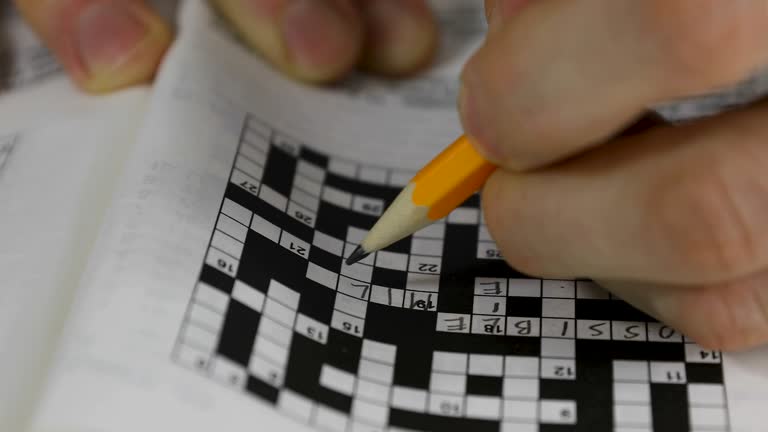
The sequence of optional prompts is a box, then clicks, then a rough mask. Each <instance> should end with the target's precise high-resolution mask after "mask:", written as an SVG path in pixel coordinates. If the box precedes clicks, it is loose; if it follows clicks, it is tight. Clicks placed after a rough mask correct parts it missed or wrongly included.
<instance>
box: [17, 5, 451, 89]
mask: <svg viewBox="0 0 768 432" xmlns="http://www.w3.org/2000/svg"><path fill="white" fill-rule="evenodd" d="M15 2H16V4H17V6H18V7H19V9H20V10H21V11H22V13H23V15H24V16H25V17H26V18H27V19H28V21H29V22H30V24H31V25H32V27H33V28H34V29H35V30H36V31H37V33H38V34H39V35H40V36H41V37H42V39H43V40H44V41H45V42H46V43H47V44H48V46H49V47H50V49H51V50H52V51H53V53H54V54H55V55H56V56H57V58H58V59H59V60H60V61H61V63H62V64H63V65H64V68H65V69H66V70H67V72H68V73H69V74H70V76H71V77H72V79H73V80H74V81H75V82H76V83H77V84H78V85H79V86H81V87H82V88H83V89H86V90H89V91H93V92H104V91H109V90H114V89H118V88H121V87H125V86H129V85H133V84H139V83H144V82H147V81H149V80H150V79H151V78H152V77H153V75H154V73H155V71H156V69H157V66H158V64H159V63H160V60H161V59H162V57H163V54H164V53H165V51H166V49H167V48H168V46H169V45H170V43H171V40H172V32H171V29H170V27H169V25H168V24H167V23H166V22H164V21H163V20H162V19H161V18H160V17H159V15H157V14H156V13H155V12H154V11H153V10H152V9H151V8H150V7H149V6H148V5H147V4H146V2H145V1H144V0H15ZM211 3H212V4H213V5H214V6H215V7H216V8H217V9H218V10H219V11H220V12H221V14H222V15H223V16H224V17H226V18H227V19H229V20H230V21H231V23H232V25H233V26H234V28H235V29H236V30H237V31H238V32H239V33H240V34H241V35H242V36H243V39H244V40H245V41H246V42H247V43H248V44H250V45H251V46H252V47H253V48H255V49H256V50H257V51H259V52H260V53H261V54H262V55H263V56H264V57H266V58H267V59H269V60H270V61H271V62H272V63H273V64H275V65H276V66H277V67H278V68H280V69H281V70H283V71H285V72H286V73H287V74H289V75H291V76H293V77H295V78H298V79H302V80H306V81H313V82H323V81H329V80H333V79H335V78H338V77H340V76H341V75H343V74H344V73H345V72H347V71H348V70H349V69H351V68H353V67H355V66H361V67H364V68H367V69H369V70H371V71H373V72H376V73H381V74H387V75H399V74H406V73H409V72H411V71H413V70H415V69H417V68H419V67H420V66H422V65H423V64H425V63H426V62H427V61H428V60H429V58H430V56H431V54H432V52H433V51H434V49H435V46H436V40H437V36H436V33H437V32H436V23H435V21H434V17H433V16H432V13H431V11H430V9H429V7H428V6H427V4H426V0H365V1H358V0H211Z"/></svg>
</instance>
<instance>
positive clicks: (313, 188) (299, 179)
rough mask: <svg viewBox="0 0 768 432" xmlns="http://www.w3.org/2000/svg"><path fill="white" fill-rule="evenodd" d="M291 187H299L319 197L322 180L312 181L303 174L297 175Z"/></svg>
mask: <svg viewBox="0 0 768 432" xmlns="http://www.w3.org/2000/svg"><path fill="white" fill-rule="evenodd" d="M323 176H325V174H323ZM293 187H294V189H296V188H299V189H301V190H303V191H304V192H307V193H308V194H310V195H312V196H314V197H319V196H320V194H322V192H323V184H322V182H316V181H312V180H311V179H309V178H307V177H305V176H303V175H297V176H296V177H294V179H293Z"/></svg>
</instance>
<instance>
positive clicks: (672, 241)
mask: <svg viewBox="0 0 768 432" xmlns="http://www.w3.org/2000/svg"><path fill="white" fill-rule="evenodd" d="M720 165H721V164H720V161H718V160H714V159H713V160H712V161H711V163H704V164H700V165H699V167H698V168H695V169H688V170H686V171H684V172H680V173H674V174H673V175H669V176H666V178H664V177H661V178H660V181H658V182H657V183H656V185H655V186H654V188H652V189H653V190H652V191H651V194H652V198H651V199H652V200H653V201H654V204H653V205H651V206H649V211H650V218H651V221H650V226H651V227H652V229H654V232H655V233H656V235H658V236H659V238H658V241H659V242H660V244H661V246H662V248H661V249H662V250H665V251H667V252H666V253H667V254H668V256H667V258H668V259H669V260H670V262H672V263H674V265H676V266H677V267H678V268H680V269H682V270H684V271H685V273H686V274H695V275H697V277H700V278H702V279H703V278H722V277H726V278H730V277H735V276H739V275H742V274H744V273H745V272H748V271H752V270H753V269H754V268H755V267H756V266H757V265H759V263H760V262H761V261H762V258H763V255H764V253H763V252H764V251H763V250H762V249H761V248H760V245H761V244H766V243H768V242H767V241H768V236H767V235H766V234H764V233H763V230H761V229H760V227H759V226H758V225H759V224H757V223H755V221H756V220H759V217H755V215H751V214H750V212H751V211H753V210H752V209H751V206H750V205H749V204H746V203H748V202H749V201H750V198H752V199H754V198H755V197H751V195H752V194H753V191H754V188H753V186H754V185H756V184H757V185H758V187H760V186H759V181H756V180H755V181H752V180H745V181H744V182H741V181H740V182H735V181H729V179H728V178H727V176H726V175H725V174H724V170H723V169H722V167H721V166H720ZM748 177H749V176H747V178H748ZM766 192H768V191H766ZM748 195H749V196H748Z"/></svg>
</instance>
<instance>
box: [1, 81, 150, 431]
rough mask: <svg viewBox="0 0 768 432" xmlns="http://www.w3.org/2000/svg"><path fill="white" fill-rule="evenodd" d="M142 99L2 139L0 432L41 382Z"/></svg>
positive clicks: (12, 426) (133, 96) (118, 98)
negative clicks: (0, 384) (0, 383)
mask: <svg viewBox="0 0 768 432" xmlns="http://www.w3.org/2000/svg"><path fill="white" fill-rule="evenodd" d="M146 94H147V90H146V89H139V90H132V91H129V92H125V93H123V94H119V95H115V96H112V97H110V98H108V99H104V100H103V101H102V103H101V105H100V107H101V109H100V110H99V111H98V112H90V113H81V114H73V115H70V116H68V117H65V118H60V119H58V120H54V121H48V122H46V124H45V125H40V126H38V127H36V128H33V129H27V130H22V131H18V132H10V133H6V134H3V135H2V137H0V244H2V247H0V279H1V280H2V282H0V358H2V360H0V364H1V365H2V367H0V382H2V386H0V430H4V431H5V430H8V431H10V430H20V424H19V422H20V421H21V420H22V419H23V418H24V416H25V415H26V414H28V411H29V409H30V408H31V407H30V405H31V404H32V401H33V400H34V399H35V397H36V391H37V389H38V388H39V386H40V384H41V382H42V381H43V379H44V377H45V375H46V368H47V366H48V360H49V358H50V354H51V353H52V348H53V347H55V346H56V337H57V336H58V334H59V332H60V329H61V326H62V319H63V317H64V316H65V314H66V312H67V309H68V305H69V304H70V301H71V296H72V294H73V292H74V290H75V288H76V287H77V285H78V282H79V278H80V273H81V272H82V270H83V268H84V264H85V262H86V259H87V257H88V255H89V253H90V246H91V245H92V243H93V241H94V239H95V237H96V234H97V232H98V226H99V224H100V223H101V218H102V216H103V214H104V210H105V208H106V207H107V205H108V204H109V202H110V198H111V195H112V192H113V190H112V189H113V187H114V185H115V182H116V180H117V178H116V176H117V175H118V173H119V172H120V171H121V165H122V163H123V161H124V160H125V157H126V154H128V153H129V150H130V148H131V147H132V144H133V143H135V131H136V129H137V128H138V123H139V118H140V117H141V114H142V109H143V108H144V102H145V99H146V98H145V96H146Z"/></svg>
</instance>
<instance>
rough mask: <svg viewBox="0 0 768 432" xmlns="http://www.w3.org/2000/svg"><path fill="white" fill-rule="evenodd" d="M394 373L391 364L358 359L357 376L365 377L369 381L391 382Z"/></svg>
mask: <svg viewBox="0 0 768 432" xmlns="http://www.w3.org/2000/svg"><path fill="white" fill-rule="evenodd" d="M394 373H395V367H394V366H393V365H392V364H384V363H379V362H376V361H372V360H368V359H360V365H359V369H358V372H357V374H358V376H359V377H360V378H367V379H369V380H371V381H376V382H380V383H382V384H391V383H392V377H393V376H394Z"/></svg>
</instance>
